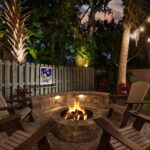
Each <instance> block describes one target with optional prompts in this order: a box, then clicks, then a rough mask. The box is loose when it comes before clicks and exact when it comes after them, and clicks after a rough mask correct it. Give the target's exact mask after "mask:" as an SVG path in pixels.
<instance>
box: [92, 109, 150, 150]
mask: <svg viewBox="0 0 150 150" xmlns="http://www.w3.org/2000/svg"><path fill="white" fill-rule="evenodd" d="M129 113H130V114H131V115H133V116H134V117H136V120H135V121H134V124H133V125H132V126H127V127H125V128H121V129H118V128H116V127H115V126H114V125H113V124H112V123H111V122H110V121H109V120H107V119H106V118H98V119H95V120H94V121H95V122H96V123H97V124H98V125H99V126H100V127H101V128H102V130H103V134H102V136H101V139H100V143H99V145H98V149H97V150H150V140H149V139H146V138H145V137H144V136H143V135H141V133H140V130H141V129H142V127H143V125H144V123H145V122H149V123H150V116H145V115H143V114H140V113H137V112H134V111H131V112H128V114H129Z"/></svg>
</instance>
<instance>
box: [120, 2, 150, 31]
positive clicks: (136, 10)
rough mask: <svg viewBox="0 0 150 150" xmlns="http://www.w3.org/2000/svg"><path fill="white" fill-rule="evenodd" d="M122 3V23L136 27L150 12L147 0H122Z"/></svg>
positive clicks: (149, 4) (149, 3)
mask: <svg viewBox="0 0 150 150" xmlns="http://www.w3.org/2000/svg"><path fill="white" fill-rule="evenodd" d="M122 1H123V5H124V23H125V24H127V25H129V24H130V25H131V27H132V29H133V30H134V29H136V28H137V27H138V26H139V25H141V24H142V23H143V22H144V21H145V19H146V18H147V16H148V15H149V14H150V1H149V0H136V1H135V0H122Z"/></svg>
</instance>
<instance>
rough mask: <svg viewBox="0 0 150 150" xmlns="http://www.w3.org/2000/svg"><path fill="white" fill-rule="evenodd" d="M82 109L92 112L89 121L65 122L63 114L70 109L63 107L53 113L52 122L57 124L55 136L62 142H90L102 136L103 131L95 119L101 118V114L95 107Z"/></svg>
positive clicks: (54, 131)
mask: <svg viewBox="0 0 150 150" xmlns="http://www.w3.org/2000/svg"><path fill="white" fill-rule="evenodd" d="M81 107H83V108H85V109H86V110H88V111H89V112H92V116H91V117H90V118H89V119H87V120H79V121H77V120H76V121H72V120H65V119H64V117H63V116H62V112H64V111H65V110H67V109H68V107H62V108H60V109H57V110H56V111H54V112H53V113H52V115H51V120H52V121H53V123H54V124H55V128H54V130H53V134H54V136H56V137H57V138H59V139H60V140H62V141H65V142H71V143H81V142H88V141H92V140H95V139H96V138H98V137H99V136H100V132H101V130H100V128H99V127H98V126H97V125H96V123H95V122H94V121H93V119H96V118H99V117H101V116H102V114H101V112H100V111H99V110H98V109H97V108H95V107H88V106H81Z"/></svg>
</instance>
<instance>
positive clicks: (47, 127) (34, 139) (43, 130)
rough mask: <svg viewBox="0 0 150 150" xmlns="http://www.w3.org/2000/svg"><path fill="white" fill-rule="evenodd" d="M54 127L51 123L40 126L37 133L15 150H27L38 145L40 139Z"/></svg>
mask: <svg viewBox="0 0 150 150" xmlns="http://www.w3.org/2000/svg"><path fill="white" fill-rule="evenodd" d="M53 128H54V126H52V123H46V124H44V125H43V126H41V127H40V128H39V129H38V131H36V132H35V133H34V134H33V135H32V136H31V137H29V138H28V139H27V140H26V141H25V142H24V143H22V144H21V145H19V147H17V148H16V149H15V150H22V149H24V150H29V149H30V148H31V147H32V146H33V145H35V144H36V143H38V142H39V141H40V140H41V139H42V138H44V137H45V136H47V134H48V133H49V132H50V131H52V130H53Z"/></svg>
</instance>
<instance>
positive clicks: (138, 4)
mask: <svg viewBox="0 0 150 150" xmlns="http://www.w3.org/2000/svg"><path fill="white" fill-rule="evenodd" d="M123 5H124V24H123V35H122V45H121V51H120V60H119V69H118V81H117V87H118V86H119V84H121V83H126V70H127V62H128V51H129V43H130V33H131V31H132V30H134V29H135V28H137V27H139V26H140V24H141V23H142V22H144V20H145V19H146V18H147V16H148V15H150V2H149V0H136V1H135V0H123Z"/></svg>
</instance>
